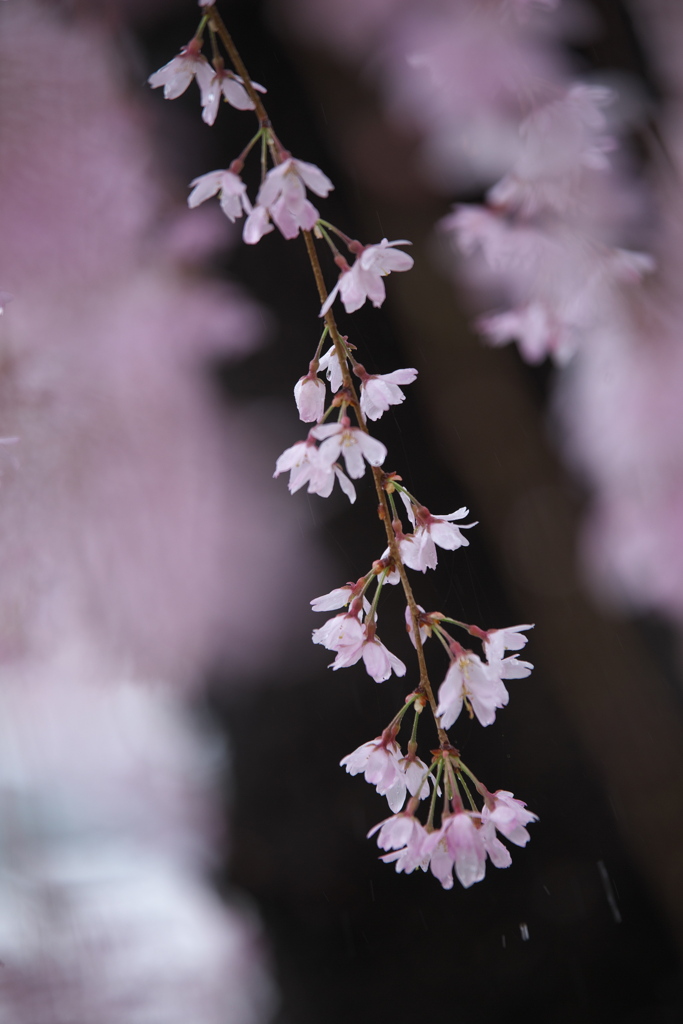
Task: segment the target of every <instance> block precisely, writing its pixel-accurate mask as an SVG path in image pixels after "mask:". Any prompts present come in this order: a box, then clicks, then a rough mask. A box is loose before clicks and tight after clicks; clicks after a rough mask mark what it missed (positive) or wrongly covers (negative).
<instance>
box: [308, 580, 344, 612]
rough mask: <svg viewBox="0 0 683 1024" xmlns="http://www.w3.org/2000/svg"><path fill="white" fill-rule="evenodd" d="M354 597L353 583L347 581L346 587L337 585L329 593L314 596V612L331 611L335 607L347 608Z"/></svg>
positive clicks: (312, 605) (312, 602)
mask: <svg viewBox="0 0 683 1024" xmlns="http://www.w3.org/2000/svg"><path fill="white" fill-rule="evenodd" d="M352 597H353V584H352V583H347V584H346V586H344V587H337V588H336V589H335V590H330V592H329V594H322V595H321V596H320V597H314V598H313V600H312V601H311V609H312V610H313V611H314V612H331V611H334V609H335V608H345V607H346V605H347V604H348V603H349V601H350V600H351V598H352Z"/></svg>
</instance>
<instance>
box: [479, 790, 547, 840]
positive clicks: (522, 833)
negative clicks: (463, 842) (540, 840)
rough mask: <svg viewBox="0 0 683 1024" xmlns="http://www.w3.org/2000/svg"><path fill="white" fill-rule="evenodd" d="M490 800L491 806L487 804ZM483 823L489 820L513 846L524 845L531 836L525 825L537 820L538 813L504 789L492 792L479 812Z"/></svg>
mask: <svg viewBox="0 0 683 1024" xmlns="http://www.w3.org/2000/svg"><path fill="white" fill-rule="evenodd" d="M489 799H490V802H491V803H492V804H493V808H492V809H491V807H490V806H489ZM481 817H482V821H483V822H484V824H486V823H487V822H491V823H492V824H493V825H495V827H496V828H497V829H498V831H499V832H500V833H502V835H504V836H505V838H506V839H509V840H510V842H511V843H514V844H515V846H526V844H527V843H528V842H529V839H530V838H531V837H530V835H529V833H528V831H527V829H526V828H525V826H526V825H528V824H530V822H532V821H538V815H537V814H534V813H533V812H532V811H529V810H528V809H527V806H526V804H525V803H524V802H523V801H522V800H517V799H515V797H514V796H513V795H512V793H510V792H508V790H505V789H498V790H496V792H495V793H492V794H491V796H490V798H488V799H487V802H486V804H485V806H484V808H483V810H482V812H481Z"/></svg>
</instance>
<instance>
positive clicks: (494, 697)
mask: <svg viewBox="0 0 683 1024" xmlns="http://www.w3.org/2000/svg"><path fill="white" fill-rule="evenodd" d="M451 646H452V650H453V655H454V657H453V661H452V662H451V666H450V668H449V669H448V672H447V673H446V678H445V679H444V681H443V683H442V684H441V686H440V687H439V694H438V696H439V706H438V707H437V709H436V713H437V715H439V716H440V719H441V727H442V729H450V727H451V726H452V725H453V722H454V721H455V720H456V718H457V717H458V715H459V714H460V712H461V711H462V707H463V704H466V705H467V706H468V707H469V708H470V709H471V712H470V713H472V712H473V713H474V714H475V715H476V716H477V718H478V719H479V721H480V722H481V724H482V725H491V723H492V722H494V721H495V718H496V710H497V709H498V708H503V707H505V705H506V704H507V702H508V700H509V699H510V695H509V693H508V692H507V690H506V689H505V686H504V684H503V680H504V679H524V678H526V676H528V675H529V673H530V672H531V670H532V668H533V665H531V664H529V662H528V661H517V656H516V655H515V656H514V657H512V658H502V659H497V660H496V661H494V662H492V663H491V664H487V663H486V662H483V661H482V660H481V658H479V657H478V656H477V655H476V654H473V653H472V651H465V650H463V648H462V647H460V645H459V644H452V645H451Z"/></svg>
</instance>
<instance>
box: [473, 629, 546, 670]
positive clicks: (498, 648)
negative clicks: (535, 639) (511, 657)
mask: <svg viewBox="0 0 683 1024" xmlns="http://www.w3.org/2000/svg"><path fill="white" fill-rule="evenodd" d="M533 628H534V627H533V625H531V624H529V623H527V624H526V625H524V626H506V627H505V628H504V629H487V631H486V635H485V636H484V651H485V652H486V660H487V661H488V662H489V663H491V662H494V661H500V660H501V659H502V657H503V654H504V652H505V651H521V650H522V648H523V647H525V646H526V643H527V641H528V639H529V637H528V636H524V634H523V633H522V630H526V629H533Z"/></svg>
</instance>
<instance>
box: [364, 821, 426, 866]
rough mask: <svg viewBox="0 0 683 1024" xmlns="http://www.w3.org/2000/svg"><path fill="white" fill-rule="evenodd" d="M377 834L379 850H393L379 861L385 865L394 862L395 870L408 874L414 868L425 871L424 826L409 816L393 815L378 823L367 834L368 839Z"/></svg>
mask: <svg viewBox="0 0 683 1024" xmlns="http://www.w3.org/2000/svg"><path fill="white" fill-rule="evenodd" d="M376 832H379V835H378V836H377V845H378V846H379V848H380V850H393V851H396V852H394V853H388V854H385V855H384V856H383V857H382V858H381V859H382V860H383V861H384V862H385V863H392V862H395V864H396V870H397V871H399V872H401V871H405V872H406V874H410V872H411V871H414V870H415V868H417V867H421V868H422V870H423V871H425V870H426V869H427V865H428V862H429V858H428V856H426V855H425V854H424V852H423V850H424V846H425V844H426V841H427V838H428V833H427V830H426V829H425V827H424V825H422V824H421V823H420V822H419V821H418V820H417V818H415V817H413V816H412V815H411V814H395V815H394V817H393V818H387V819H386V820H385V821H380V822H379V824H377V825H375V826H374V828H371V829H370V831H369V832H368V839H370V837H371V836H374V835H375V833H376Z"/></svg>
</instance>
